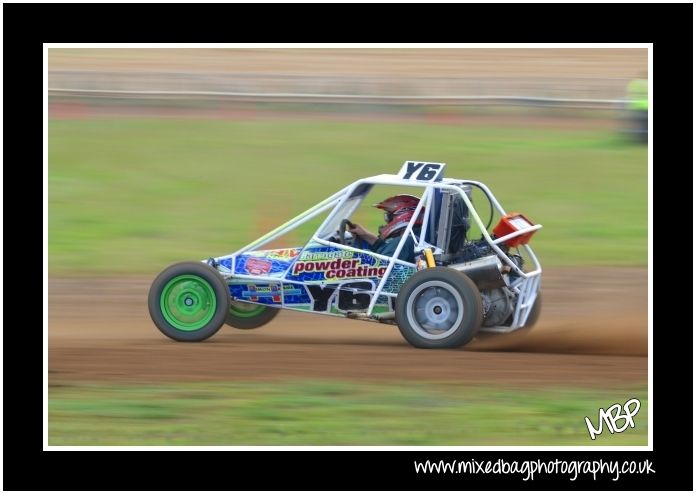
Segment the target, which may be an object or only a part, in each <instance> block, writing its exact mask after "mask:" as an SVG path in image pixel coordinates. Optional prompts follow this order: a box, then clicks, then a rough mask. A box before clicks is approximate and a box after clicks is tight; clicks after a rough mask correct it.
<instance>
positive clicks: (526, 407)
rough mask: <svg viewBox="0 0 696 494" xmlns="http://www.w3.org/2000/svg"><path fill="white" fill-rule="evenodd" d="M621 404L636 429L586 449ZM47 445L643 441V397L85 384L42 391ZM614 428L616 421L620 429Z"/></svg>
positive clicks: (414, 386)
mask: <svg viewBox="0 0 696 494" xmlns="http://www.w3.org/2000/svg"><path fill="white" fill-rule="evenodd" d="M629 398H638V399H639V400H640V401H641V410H640V411H639V412H638V414H637V415H636V416H635V417H634V421H635V424H636V427H635V428H634V429H631V428H628V429H627V430H626V431H625V432H623V433H616V434H610V433H609V432H608V431H606V429H605V432H604V433H603V434H602V435H600V436H598V437H597V439H596V440H595V441H591V440H590V438H589V435H588V431H587V427H586V425H585V421H584V417H585V416H589V417H590V419H591V420H592V423H593V424H594V425H595V426H596V425H598V418H597V414H598V410H599V408H600V407H603V408H605V409H606V408H608V407H609V406H611V405H612V404H614V403H617V402H620V403H624V402H625V401H626V400H628V399H629ZM48 406H49V444H50V445H53V446H55V445H172V446H176V445H467V446H470V445H498V446H500V445H552V446H558V445H573V446H617V445H646V444H647V424H648V418H647V410H648V402H647V389H646V388H644V387H643V388H641V387H636V386H634V387H632V388H631V387H628V388H622V389H615V390H587V389H585V390H583V389H563V390H553V389H548V390H534V392H533V393H530V392H529V390H524V389H520V390H511V389H504V388H493V387H487V388H480V387H468V386H460V385H456V384H434V383H430V384H425V383H422V384H419V383H393V384H365V383H360V384H358V383H347V382H329V381H311V382H309V381H288V382H275V383H274V382H267V383H206V384H196V383H193V384H158V385H156V386H154V385H152V386H145V385H136V386H133V385H122V384H98V385H97V384H93V385H90V384H84V385H75V386H58V387H51V388H50V390H49V405H48ZM622 424H623V422H620V423H619V425H622Z"/></svg>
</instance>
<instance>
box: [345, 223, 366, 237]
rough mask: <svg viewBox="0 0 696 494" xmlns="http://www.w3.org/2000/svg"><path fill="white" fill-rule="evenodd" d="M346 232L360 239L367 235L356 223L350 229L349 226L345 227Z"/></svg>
mask: <svg viewBox="0 0 696 494" xmlns="http://www.w3.org/2000/svg"><path fill="white" fill-rule="evenodd" d="M347 230H348V231H349V232H350V233H352V234H353V235H357V236H358V237H362V236H364V235H365V234H367V233H368V232H367V230H365V229H364V228H363V227H362V225H360V224H358V223H353V227H352V228H351V227H350V226H348V227H347Z"/></svg>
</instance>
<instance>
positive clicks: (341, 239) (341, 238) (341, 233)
mask: <svg viewBox="0 0 696 494" xmlns="http://www.w3.org/2000/svg"><path fill="white" fill-rule="evenodd" d="M346 226H349V227H351V228H353V227H354V226H355V225H353V223H351V221H350V220H349V219H343V220H341V225H340V227H339V230H338V239H337V240H338V243H339V244H341V245H350V246H351V247H354V246H355V240H356V238H357V237H355V236H353V238H352V239H351V242H350V244H349V243H348V242H347V241H346Z"/></svg>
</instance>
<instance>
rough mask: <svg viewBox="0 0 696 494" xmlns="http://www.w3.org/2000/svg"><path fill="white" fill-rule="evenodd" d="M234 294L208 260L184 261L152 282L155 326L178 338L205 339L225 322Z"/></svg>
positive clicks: (149, 303)
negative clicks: (209, 264)
mask: <svg viewBox="0 0 696 494" xmlns="http://www.w3.org/2000/svg"><path fill="white" fill-rule="evenodd" d="M229 307H230V296H229V292H228V291H227V284H226V283H225V280H224V279H223V278H222V276H220V274H219V273H218V272H217V271H215V270H214V269H213V268H211V267H210V266H208V265H207V264H203V263H199V262H182V263H179V264H174V265H173V266H170V267H168V268H167V269H165V270H164V271H162V273H160V275H159V276H157V278H155V281H153V282H152V286H151V287H150V293H149V295H148V309H149V310H150V317H151V318H152V321H153V322H154V323H155V326H157V328H159V330H160V331H161V332H162V333H164V334H165V335H167V336H169V337H170V338H172V339H173V340H176V341H203V340H205V339H207V338H210V337H211V336H213V335H214V334H215V333H217V331H218V330H219V329H220V327H221V326H222V325H223V324H224V323H225V318H226V316H227V314H228V312H229Z"/></svg>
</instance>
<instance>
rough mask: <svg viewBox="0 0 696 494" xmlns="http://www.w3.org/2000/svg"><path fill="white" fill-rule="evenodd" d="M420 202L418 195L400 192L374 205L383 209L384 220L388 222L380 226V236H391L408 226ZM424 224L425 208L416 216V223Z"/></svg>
mask: <svg viewBox="0 0 696 494" xmlns="http://www.w3.org/2000/svg"><path fill="white" fill-rule="evenodd" d="M419 202H420V198H419V197H416V196H410V195H408V194H399V195H398V196H392V197H389V198H387V199H385V200H383V201H382V202H380V203H379V204H375V205H374V206H375V207H376V208H379V209H383V210H384V211H385V213H384V221H386V222H387V224H386V225H384V226H383V227H382V228H380V232H379V236H380V237H382V238H389V236H390V235H393V234H394V233H396V232H398V231H399V230H401V229H403V228H406V226H407V225H408V222H409V221H411V218H412V217H413V213H414V212H415V211H416V207H417V206H418V203H419ZM422 224H423V210H421V212H420V214H419V215H418V218H416V222H415V223H414V226H415V225H422Z"/></svg>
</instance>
